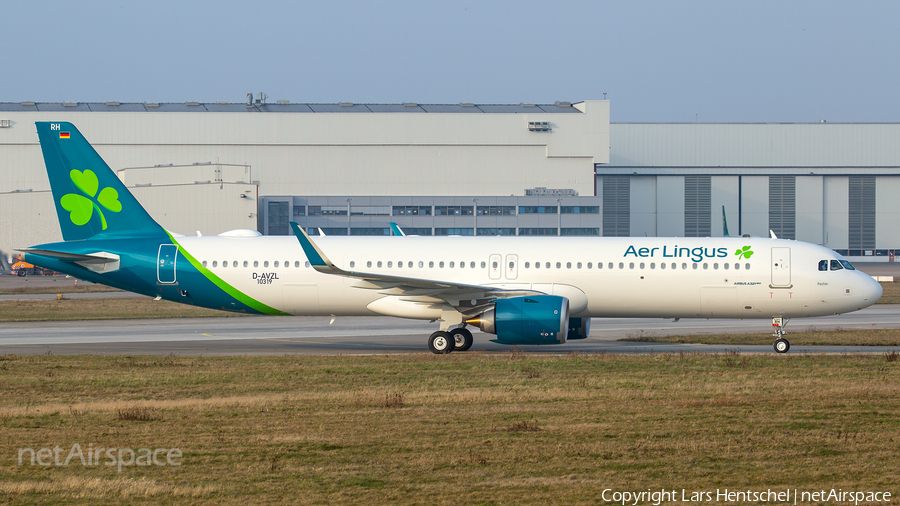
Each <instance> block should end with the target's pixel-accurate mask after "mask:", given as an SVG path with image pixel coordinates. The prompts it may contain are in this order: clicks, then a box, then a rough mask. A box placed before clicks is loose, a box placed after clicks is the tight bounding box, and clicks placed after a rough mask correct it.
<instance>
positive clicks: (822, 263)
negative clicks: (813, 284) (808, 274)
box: [819, 260, 828, 271]
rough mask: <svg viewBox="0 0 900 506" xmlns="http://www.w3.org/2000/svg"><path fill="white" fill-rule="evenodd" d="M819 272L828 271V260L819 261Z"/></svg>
mask: <svg viewBox="0 0 900 506" xmlns="http://www.w3.org/2000/svg"><path fill="white" fill-rule="evenodd" d="M819 270H820V271H827V270H828V260H819Z"/></svg>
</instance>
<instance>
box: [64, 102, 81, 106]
mask: <svg viewBox="0 0 900 506" xmlns="http://www.w3.org/2000/svg"><path fill="white" fill-rule="evenodd" d="M63 106H64V107H78V103H77V102H63Z"/></svg>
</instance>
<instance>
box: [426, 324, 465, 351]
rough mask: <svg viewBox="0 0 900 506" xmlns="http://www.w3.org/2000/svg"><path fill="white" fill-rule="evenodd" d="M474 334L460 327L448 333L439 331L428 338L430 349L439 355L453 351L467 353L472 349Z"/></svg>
mask: <svg viewBox="0 0 900 506" xmlns="http://www.w3.org/2000/svg"><path fill="white" fill-rule="evenodd" d="M473 341H474V339H473V338H472V333H471V332H469V330H468V329H466V328H465V327H459V328H456V329H453V330H450V331H447V332H444V331H443V330H438V331H437V332H435V333H434V334H431V336H429V337H428V349H429V350H431V353H435V354H438V355H441V354H444V353H450V352H451V351H466V350H468V349H469V348H471V347H472V342H473Z"/></svg>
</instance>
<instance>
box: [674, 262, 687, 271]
mask: <svg viewBox="0 0 900 506" xmlns="http://www.w3.org/2000/svg"><path fill="white" fill-rule="evenodd" d="M672 265H675V264H672ZM681 268H682V269H687V262H683V263H682V264H681Z"/></svg>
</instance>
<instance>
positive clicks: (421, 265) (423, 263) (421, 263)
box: [419, 260, 425, 269]
mask: <svg viewBox="0 0 900 506" xmlns="http://www.w3.org/2000/svg"><path fill="white" fill-rule="evenodd" d="M422 267H425V262H423V261H421V260H419V269H421V268H422Z"/></svg>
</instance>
